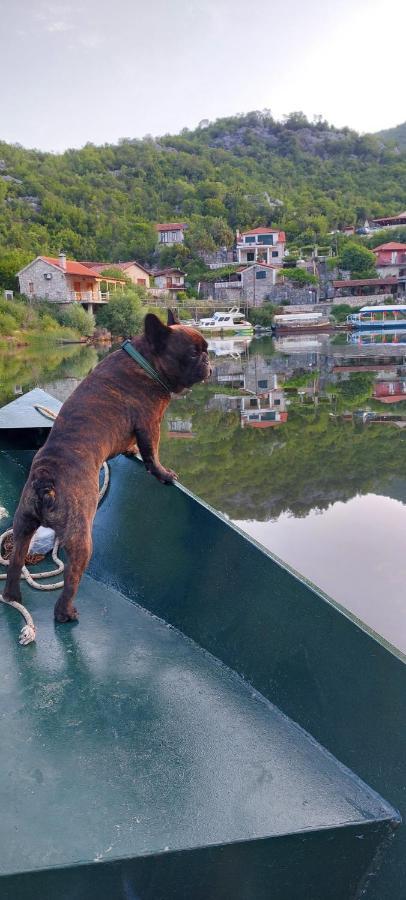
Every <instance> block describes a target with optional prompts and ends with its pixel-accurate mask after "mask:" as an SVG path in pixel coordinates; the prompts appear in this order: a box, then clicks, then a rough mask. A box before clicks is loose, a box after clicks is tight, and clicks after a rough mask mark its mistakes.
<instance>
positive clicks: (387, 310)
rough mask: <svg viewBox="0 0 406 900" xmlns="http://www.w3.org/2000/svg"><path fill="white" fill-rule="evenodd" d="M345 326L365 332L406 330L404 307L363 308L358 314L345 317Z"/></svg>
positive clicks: (397, 305)
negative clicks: (386, 329)
mask: <svg viewBox="0 0 406 900" xmlns="http://www.w3.org/2000/svg"><path fill="white" fill-rule="evenodd" d="M347 324H348V325H349V326H350V327H351V328H355V329H366V330H367V331H372V330H376V329H379V330H382V329H385V328H388V329H391V330H393V329H398V328H406V305H402V304H400V303H397V304H391V305H389V306H386V305H384V306H363V307H362V308H361V309H360V310H359V312H357V313H350V315H349V316H347Z"/></svg>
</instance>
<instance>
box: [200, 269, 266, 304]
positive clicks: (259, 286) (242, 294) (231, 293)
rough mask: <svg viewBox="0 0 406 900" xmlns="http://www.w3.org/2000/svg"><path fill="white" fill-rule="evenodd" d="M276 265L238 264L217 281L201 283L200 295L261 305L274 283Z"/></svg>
mask: <svg viewBox="0 0 406 900" xmlns="http://www.w3.org/2000/svg"><path fill="white" fill-rule="evenodd" d="M277 274H278V267H277V266H273V265H269V264H268V263H254V264H251V265H248V266H247V265H245V266H238V267H237V268H236V269H235V270H234V271H233V272H230V273H229V274H228V275H223V276H222V277H219V279H218V281H207V282H202V283H201V290H200V293H201V295H202V296H205V297H209V296H212V297H214V299H215V300H230V303H231V302H233V303H234V302H235V301H237V302H238V301H240V302H241V303H245V304H247V305H248V306H261V304H262V303H263V302H264V300H266V299H267V297H268V294H269V293H270V291H271V289H272V287H273V286H274V285H275V284H276V276H277Z"/></svg>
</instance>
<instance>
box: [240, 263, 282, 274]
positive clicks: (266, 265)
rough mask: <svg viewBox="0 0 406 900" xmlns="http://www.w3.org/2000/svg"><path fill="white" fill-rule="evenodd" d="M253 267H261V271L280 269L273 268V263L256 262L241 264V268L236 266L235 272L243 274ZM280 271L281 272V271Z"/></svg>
mask: <svg viewBox="0 0 406 900" xmlns="http://www.w3.org/2000/svg"><path fill="white" fill-rule="evenodd" d="M253 266H261V268H263V269H281V267H280V266H275V265H274V263H265V262H261V261H260V260H257V261H256V262H250V263H243V264H242V265H241V266H238V268H237V269H236V271H237V272H245V271H246V270H247V269H252V267H253ZM281 271H282V272H283V269H282V270H281Z"/></svg>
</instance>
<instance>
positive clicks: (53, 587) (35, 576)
mask: <svg viewBox="0 0 406 900" xmlns="http://www.w3.org/2000/svg"><path fill="white" fill-rule="evenodd" d="M35 409H36V410H38V412H40V413H41V414H42V415H43V416H46V418H48V419H56V417H57V413H54V412H53V411H52V410H51V409H48V407H46V406H35ZM103 473H104V479H103V484H102V485H101V488H100V490H99V500H98V503H99V504H100V503H101V501H102V499H103V497H104V495H105V493H106V491H107V488H108V486H109V481H110V470H109V467H108V465H107V463H106V462H104V463H103ZM12 533H13V529H12V528H8V529H7V531H3V534H1V535H0V564H1V565H3V566H8V565H9V560H8V559H6V558H5V557H4V556H3V555H2V550H3V543H4V540H5V538H6V537H8V535H9V534H12ZM58 548H59V541H58V539H57V538H56V540H55V543H54V546H53V548H52V559H53V562H54V563H55V565H56V568H55V569H50V570H47V571H45V572H29V570H28V568H27V566H26V565H24V566H23V568H22V570H21V578H24V580H25V581H26V582H27V584H29V585H30V586H31V587H32V588H35V590H37V591H57V590H59V589H60V588H63V585H64V582H63V580H62V581H53V582H52V584H41V579H44V578H55V577H56V576H57V575H61V574H62V572H63V571H64V569H65V565H64V563H63V562H62V560H61V559H59V556H58ZM6 578H7V575H6V574H5V573H0V581H5V579H6ZM0 601H1V602H2V603H5V604H6V605H7V606H12V607H13V608H14V609H17V610H18V612H19V613H21V615H22V616H23V618H24V619H25V623H26V624H25V625H23V627H22V629H21V632H20V638H19V642H20V644H22V645H23V646H26V645H27V644H31V643H32V641H35V634H36V628H35V625H34V621H33V618H32V616H31V615H30V613H29V612H28V609H26V608H25V606H23V605H22V603H17V601H16V600H5V599H4V597H3V595H2V594H0Z"/></svg>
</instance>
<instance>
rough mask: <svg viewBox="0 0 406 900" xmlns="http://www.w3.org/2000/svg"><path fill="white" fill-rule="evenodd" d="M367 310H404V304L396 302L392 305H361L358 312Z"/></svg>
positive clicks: (405, 308)
mask: <svg viewBox="0 0 406 900" xmlns="http://www.w3.org/2000/svg"><path fill="white" fill-rule="evenodd" d="M369 312H406V306H405V305H402V304H400V303H396V304H395V305H394V306H362V307H361V309H360V313H369Z"/></svg>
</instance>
